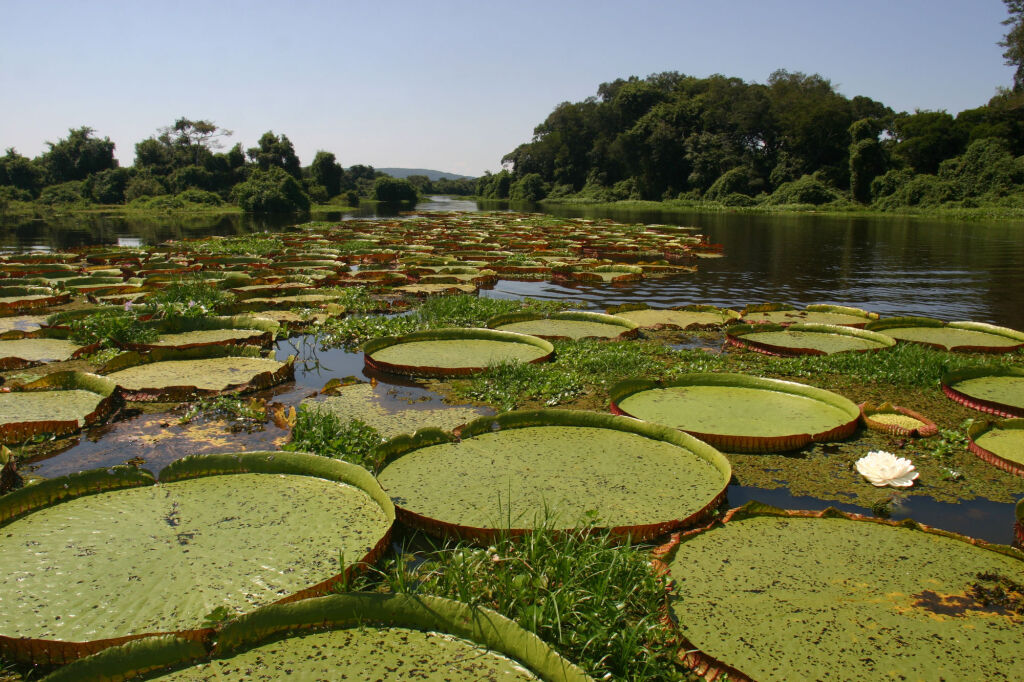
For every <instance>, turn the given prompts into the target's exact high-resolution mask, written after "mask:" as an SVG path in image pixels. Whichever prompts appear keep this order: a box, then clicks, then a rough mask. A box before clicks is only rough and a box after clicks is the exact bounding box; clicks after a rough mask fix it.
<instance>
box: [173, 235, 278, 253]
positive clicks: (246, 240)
mask: <svg viewBox="0 0 1024 682" xmlns="http://www.w3.org/2000/svg"><path fill="white" fill-rule="evenodd" d="M191 246H192V249H193V250H194V251H196V252H197V253H202V254H207V255H211V256H236V255H249V256H263V255H266V254H268V253H274V252H277V251H281V250H283V249H284V242H283V241H281V240H280V239H278V238H277V237H268V236H266V235H259V234H246V235H241V236H237V237H211V238H209V239H203V240H200V241H198V242H195V243H193V244H192V245H191Z"/></svg>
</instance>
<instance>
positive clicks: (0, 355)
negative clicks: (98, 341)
mask: <svg viewBox="0 0 1024 682" xmlns="http://www.w3.org/2000/svg"><path fill="white" fill-rule="evenodd" d="M79 348H80V346H79V345H78V344H77V343H75V342H73V341H68V340H66V339H47V338H29V339H10V340H3V341H0V369H20V368H22V367H31V366H33V365H40V364H43V363H45V362H61V361H63V360H70V359H71V357H72V356H73V355H74V354H75V351H77V350H78V349H79Z"/></svg>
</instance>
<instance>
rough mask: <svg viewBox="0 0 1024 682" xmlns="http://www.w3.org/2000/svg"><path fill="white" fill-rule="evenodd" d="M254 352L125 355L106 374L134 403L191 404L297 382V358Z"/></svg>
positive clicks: (208, 349) (227, 349)
mask: <svg viewBox="0 0 1024 682" xmlns="http://www.w3.org/2000/svg"><path fill="white" fill-rule="evenodd" d="M258 350H259V349H258V348H255V347H253V346H241V347H239V346H201V347H198V348H191V349H186V350H175V349H165V348H157V349H155V350H153V351H152V352H150V353H146V354H140V353H136V352H134V351H132V352H128V353H122V354H121V355H119V356H117V357H116V358H114V359H113V360H111V361H110V362H108V363H107V364H106V365H104V366H103V367H101V368H100V372H101V373H102V374H105V375H106V376H107V377H108V378H109V379H110V380H111V381H113V382H114V383H116V384H117V385H118V386H120V387H121V388H122V389H124V391H125V398H126V399H128V400H134V401H155V400H163V401H177V400H188V399H191V398H194V397H196V396H199V395H219V394H224V393H243V392H246V391H253V390H261V389H264V388H269V387H271V386H276V385H277V384H280V383H283V382H284V381H287V380H289V379H291V378H292V376H294V372H295V370H294V367H293V363H294V358H289V359H288V361H287V362H283V363H282V362H277V361H276V360H269V359H267V358H263V357H260V356H259V353H258Z"/></svg>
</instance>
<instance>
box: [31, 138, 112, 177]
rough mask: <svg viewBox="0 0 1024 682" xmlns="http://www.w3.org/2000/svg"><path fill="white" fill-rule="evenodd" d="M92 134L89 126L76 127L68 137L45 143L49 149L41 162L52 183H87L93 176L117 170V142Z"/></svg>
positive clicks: (41, 158) (40, 159)
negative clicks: (112, 169)
mask: <svg viewBox="0 0 1024 682" xmlns="http://www.w3.org/2000/svg"><path fill="white" fill-rule="evenodd" d="M93 132H95V131H93V129H92V128H90V127H88V126H82V127H81V128H73V129H71V130H69V131H68V136H67V137H66V138H63V139H61V140H58V141H57V142H47V143H46V145H47V146H48V147H49V148H50V149H49V151H47V152H46V153H44V154H43V155H42V156H41V157H40V158H39V161H40V163H41V164H42V166H43V168H45V169H46V173H47V175H48V177H49V180H50V183H51V184H59V183H64V182H69V181H72V180H85V178H87V177H88V176H89V174H90V173H98V172H100V171H104V170H108V169H111V168H117V159H115V158H114V143H113V142H111V141H110V138H108V137H104V138H103V139H102V140H101V139H99V138H97V137H93Z"/></svg>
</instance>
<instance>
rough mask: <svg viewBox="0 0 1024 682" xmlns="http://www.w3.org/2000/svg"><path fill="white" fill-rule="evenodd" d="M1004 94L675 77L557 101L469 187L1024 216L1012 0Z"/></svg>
mask: <svg viewBox="0 0 1024 682" xmlns="http://www.w3.org/2000/svg"><path fill="white" fill-rule="evenodd" d="M1004 2H1005V3H1006V5H1007V9H1008V11H1009V14H1010V16H1009V18H1008V19H1007V20H1006V21H1005V22H1004V24H1005V25H1006V26H1009V30H1008V32H1007V33H1006V35H1005V37H1004V40H1003V41H1002V42H1000V43H999V44H1000V45H1001V46H1002V47H1003V48H1005V52H1004V53H1003V56H1004V58H1005V59H1006V63H1007V64H1008V65H1011V66H1015V67H1016V72H1015V75H1014V85H1013V87H1012V89H1006V90H1002V91H1000V92H999V93H998V94H996V96H995V97H993V98H992V99H991V100H990V101H989V102H988V103H987V104H985V105H983V106H979V107H977V108H975V109H969V110H967V111H962V112H960V113H959V114H957V115H956V116H953V115H951V114H949V113H947V112H945V111H914V112H913V113H907V112H895V111H893V110H892V109H891V108H890V107H888V106H886V105H885V104H883V103H881V102H876V101H874V100H872V99H870V98H867V97H862V96H856V97H853V98H847V97H845V96H843V95H842V94H840V93H838V92H836V91H835V88H834V87H833V86H832V84H831V83H830V82H829V81H828V80H827V79H825V78H823V77H821V76H819V75H806V74H803V73H791V72H788V71H784V70H779V71H776V72H775V73H773V74H772V75H771V77H770V78H769V79H768V82H767V83H765V84H760V83H746V82H744V81H742V80H740V79H739V78H729V77H726V76H721V75H714V76H711V77H708V78H696V77H693V76H687V75H684V74H680V73H675V72H666V73H659V74H654V75H651V76H648V77H647V78H643V79H641V78H637V77H631V78H628V79H625V80H623V79H618V80H615V81H613V82H611V83H603V84H602V85H601V86H600V87H598V89H597V95H596V96H594V97H589V98H587V99H586V100H584V101H582V102H563V103H562V104H559V105H558V106H557V107H555V110H554V111H552V112H551V114H550V115H549V116H548V117H547V119H545V120H544V122H543V123H541V124H540V125H539V126H537V127H536V128H535V129H534V135H533V139H532V140H531V141H530V142H527V143H525V144H521V145H519V146H518V147H517V148H516V149H515V150H513V151H512V152H510V153H509V154H507V155H506V156H505V157H504V159H502V161H503V164H504V166H505V170H503V171H502V172H501V173H498V174H495V175H486V176H484V177H482V178H480V179H479V181H478V185H477V193H478V194H479V195H481V196H486V197H493V198H505V197H508V198H512V199H528V200H539V199H544V198H548V199H561V200H580V201H615V200H623V199H648V200H668V199H679V200H701V201H713V202H719V203H722V204H725V205H732V206H750V205H771V204H785V205H791V204H816V205H820V204H830V203H839V204H843V203H846V204H852V203H857V204H870V205H871V206H872V207H874V208H878V209H883V210H884V209H894V208H904V207H911V206H926V207H933V206H946V205H955V206H965V207H970V206H976V205H980V204H983V203H984V204H996V205H1008V206H1014V207H1024V191H1022V190H1024V156H1022V155H1024V1H1022V0H1004Z"/></svg>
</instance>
